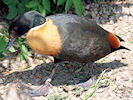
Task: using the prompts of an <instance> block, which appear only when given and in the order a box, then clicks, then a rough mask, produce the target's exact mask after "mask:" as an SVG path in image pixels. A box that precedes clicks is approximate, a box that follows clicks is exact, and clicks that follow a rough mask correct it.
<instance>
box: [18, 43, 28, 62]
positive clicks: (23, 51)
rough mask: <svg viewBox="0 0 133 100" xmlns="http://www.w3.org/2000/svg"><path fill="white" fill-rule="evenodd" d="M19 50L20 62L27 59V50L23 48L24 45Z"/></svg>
mask: <svg viewBox="0 0 133 100" xmlns="http://www.w3.org/2000/svg"><path fill="white" fill-rule="evenodd" d="M20 49H21V54H20V61H22V60H25V59H27V56H28V49H27V48H26V47H25V45H21V47H20Z"/></svg>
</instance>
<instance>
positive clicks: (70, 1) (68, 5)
mask: <svg viewBox="0 0 133 100" xmlns="http://www.w3.org/2000/svg"><path fill="white" fill-rule="evenodd" d="M71 6H72V0H67V1H66V5H65V12H66V13H67V12H68V10H69V9H70V7H71Z"/></svg>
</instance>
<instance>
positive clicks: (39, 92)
mask: <svg viewBox="0 0 133 100" xmlns="http://www.w3.org/2000/svg"><path fill="white" fill-rule="evenodd" d="M50 82H51V79H47V80H46V81H45V83H44V84H43V85H41V86H37V87H36V88H33V89H31V90H29V93H30V96H32V97H35V96H47V95H48V94H49V92H50V90H52V85H51V84H50Z"/></svg>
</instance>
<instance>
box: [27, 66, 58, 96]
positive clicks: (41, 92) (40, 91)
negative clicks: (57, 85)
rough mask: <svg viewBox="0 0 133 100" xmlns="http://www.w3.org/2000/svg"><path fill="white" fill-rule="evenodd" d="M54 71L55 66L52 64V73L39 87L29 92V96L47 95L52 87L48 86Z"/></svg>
mask: <svg viewBox="0 0 133 100" xmlns="http://www.w3.org/2000/svg"><path fill="white" fill-rule="evenodd" d="M56 69H57V64H54V66H53V69H52V72H51V74H50V75H49V77H48V78H47V80H46V81H45V83H44V84H43V85H41V86H38V87H36V88H34V89H31V90H29V92H30V95H31V96H46V95H48V94H49V92H50V90H51V89H52V85H51V84H50V82H51V81H52V78H53V75H54V74H55V71H56Z"/></svg>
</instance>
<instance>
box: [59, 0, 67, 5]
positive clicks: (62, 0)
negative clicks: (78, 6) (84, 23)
mask: <svg viewBox="0 0 133 100" xmlns="http://www.w3.org/2000/svg"><path fill="white" fill-rule="evenodd" d="M65 2H66V0H58V1H57V6H60V5H62V4H63V3H65Z"/></svg>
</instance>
